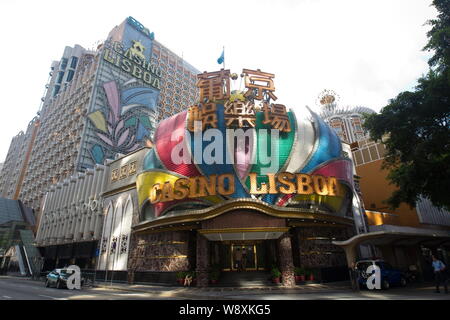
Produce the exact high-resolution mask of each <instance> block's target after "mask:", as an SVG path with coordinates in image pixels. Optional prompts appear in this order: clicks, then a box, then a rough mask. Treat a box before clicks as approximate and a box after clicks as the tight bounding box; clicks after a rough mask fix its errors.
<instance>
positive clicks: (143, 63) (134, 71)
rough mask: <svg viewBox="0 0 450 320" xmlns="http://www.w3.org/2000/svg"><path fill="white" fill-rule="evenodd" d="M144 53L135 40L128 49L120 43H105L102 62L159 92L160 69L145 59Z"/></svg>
mask: <svg viewBox="0 0 450 320" xmlns="http://www.w3.org/2000/svg"><path fill="white" fill-rule="evenodd" d="M144 51H145V47H144V45H143V44H142V43H141V42H139V41H136V40H132V46H131V47H130V48H128V49H125V48H124V46H123V44H122V43H121V42H117V41H116V42H113V43H110V44H107V43H106V44H105V49H104V51H103V60H105V61H107V62H109V63H111V64H113V65H115V66H116V67H117V68H120V69H122V70H123V71H125V72H127V73H128V74H130V75H132V76H133V77H135V78H137V79H141V80H142V81H144V82H145V83H146V84H148V85H150V86H152V87H153V88H155V89H158V90H160V89H161V85H160V79H161V69H159V68H158V67H157V66H156V65H155V64H153V63H151V62H150V60H147V59H146V58H145V55H144Z"/></svg>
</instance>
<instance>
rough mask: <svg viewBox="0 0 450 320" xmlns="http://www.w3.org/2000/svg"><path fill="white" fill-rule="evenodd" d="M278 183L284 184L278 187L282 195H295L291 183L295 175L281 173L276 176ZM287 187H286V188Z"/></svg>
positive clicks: (293, 185)
mask: <svg viewBox="0 0 450 320" xmlns="http://www.w3.org/2000/svg"><path fill="white" fill-rule="evenodd" d="M277 178H278V182H280V183H281V184H284V186H280V192H281V193H284V194H291V193H295V184H294V183H293V182H292V181H291V180H293V179H294V178H295V175H294V174H292V173H289V172H282V173H280V174H279V175H277ZM286 186H287V187H286Z"/></svg>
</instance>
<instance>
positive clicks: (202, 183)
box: [198, 174, 217, 197]
mask: <svg viewBox="0 0 450 320" xmlns="http://www.w3.org/2000/svg"><path fill="white" fill-rule="evenodd" d="M216 181H217V175H216V174H212V175H210V176H209V182H208V178H207V177H200V178H199V179H198V189H199V191H198V193H199V196H200V197H206V196H207V195H210V196H215V195H216Z"/></svg>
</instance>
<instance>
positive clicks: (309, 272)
mask: <svg viewBox="0 0 450 320" xmlns="http://www.w3.org/2000/svg"><path fill="white" fill-rule="evenodd" d="M305 275H306V279H307V281H314V273H313V271H312V270H311V269H306V272H305Z"/></svg>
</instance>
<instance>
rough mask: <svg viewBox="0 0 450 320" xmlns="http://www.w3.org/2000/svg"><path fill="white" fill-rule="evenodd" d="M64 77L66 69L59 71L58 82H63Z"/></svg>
mask: <svg viewBox="0 0 450 320" xmlns="http://www.w3.org/2000/svg"><path fill="white" fill-rule="evenodd" d="M63 77H64V71H60V72H58V78H57V79H56V83H58V84H59V83H61V82H62V79H63Z"/></svg>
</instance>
